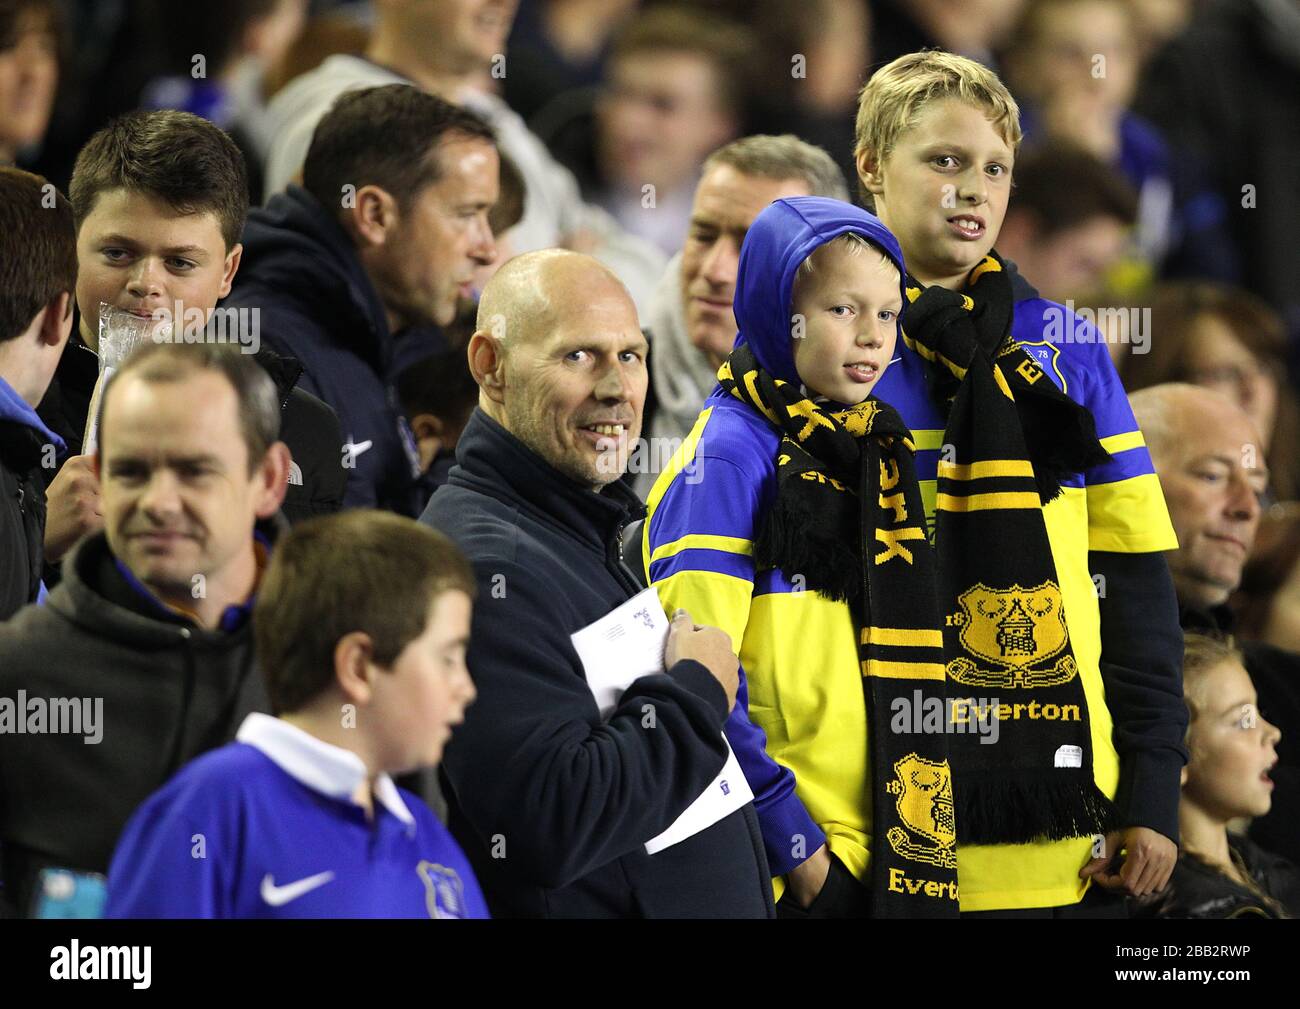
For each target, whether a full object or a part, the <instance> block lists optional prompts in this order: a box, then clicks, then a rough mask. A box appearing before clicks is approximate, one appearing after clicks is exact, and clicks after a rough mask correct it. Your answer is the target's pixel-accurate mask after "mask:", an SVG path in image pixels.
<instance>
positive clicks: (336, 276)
mask: <svg viewBox="0 0 1300 1009" xmlns="http://www.w3.org/2000/svg"><path fill="white" fill-rule="evenodd" d="M243 242H244V255H243V259H242V260H241V263H240V269H239V273H238V274H236V276H235V283H234V289H233V290H232V291H231V293H230V297H229V298H227V299H226V300H225V301H224V302H223V306H227V307H249V308H258V309H260V311H261V320H262V322H261V332H262V334H263V338H264V339H265V340H267V341H269V342H270V343H271V345H272V346H273V347H274V348H275V349H276V350H278V351H279V352H280V353H283V354H288V355H290V356H292V357H293V358H294V359H296V360H298V361H301V362H302V365H303V368H304V373H303V376H302V379H301V384H302V385H303V387H304V388H306V389H308V390H309V391H310V392H312V393H314V394H315V395H317V396H319V397H320V398H321V399H323V400H324V401H325V402H326V403H328V404H329V405H330V406H331V407H333V408H334V410H335V411H336V412H337V413H338V416H339V422H340V425H341V427H342V429H343V436H344V440H345V441H348V442H349V443H350V444H352V445H354V446H359V447H358V448H356V449H354V451H353V452H352V453H351V454H350V455H351V459H352V461H353V462H354V465H353V466H350V467H348V468H347V474H346V475H347V478H348V480H347V490H346V492H345V495H344V503H345V504H346V505H347V506H348V507H350V508H352V507H372V508H374V507H378V508H386V509H388V510H391V511H396V512H399V513H402V514H409V515H411V516H412V517H414V515H416V514H418V510H417V509H418V501H419V500H420V498H419V495H418V493H417V492H416V490H415V482H416V480H417V479H418V478H419V476H420V465H419V462H420V460H419V453H418V451H417V450H416V447H415V438H414V435H412V433H411V429H410V425H409V424H408V423H407V421H406V417H405V416H404V415H403V413H402V411H401V407H400V405H399V401H398V398H397V392H396V388H395V385H394V382H395V379H396V374H397V370H398V369H399V368H400V366H401V363H402V362H404V361H407V360H409V358H410V357H411V354H410V353H409V351H410V350H411V347H410V344H412V343H421V342H422V341H423V342H424V343H425V344H426V345H425V346H424V349H425V350H427V351H428V353H436V352H437V351H438V350H439V349H440V347H439V345H438V344H437V343H436V342H434V338H433V336H432V335H431V332H430V331H428V330H424V329H419V330H408V331H405V332H404V333H403V334H402V336H401V337H400V338H398V337H395V336H394V335H393V334H391V333H390V332H389V330H388V319H387V315H386V314H385V310H384V305H383V302H382V301H381V300H380V298H379V294H378V292H377V291H376V290H375V287H374V285H373V284H372V283H371V282H370V278H369V277H368V276H367V274H366V272H365V269H364V268H363V267H362V265H361V260H360V258H359V257H358V256H357V253H356V250H355V248H354V246H353V244H352V242H351V240H350V239H349V238H348V236H347V234H346V233H345V232H344V231H343V229H342V228H341V227H340V226H339V225H338V223H337V222H336V221H335V220H334V219H333V218H332V217H331V216H330V215H329V213H327V212H326V210H325V208H323V207H322V206H321V205H320V204H319V203H318V202H316V200H315V199H314V198H313V197H312V196H311V195H310V194H308V193H307V192H306V191H305V190H303V189H301V188H299V187H297V186H290V187H289V189H288V191H287V192H285V193H281V194H279V195H277V196H274V197H272V198H271V200H270V202H268V203H267V205H266V206H265V207H261V208H257V209H255V210H253V211H252V212H251V213H250V214H249V216H248V223H247V225H246V226H245V228H244V237H243ZM367 443H369V444H367ZM340 458H342V456H340Z"/></svg>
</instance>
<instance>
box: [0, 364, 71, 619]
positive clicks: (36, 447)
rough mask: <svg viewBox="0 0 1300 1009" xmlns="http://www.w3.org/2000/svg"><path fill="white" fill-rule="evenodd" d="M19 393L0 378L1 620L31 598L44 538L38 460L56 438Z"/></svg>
mask: <svg viewBox="0 0 1300 1009" xmlns="http://www.w3.org/2000/svg"><path fill="white" fill-rule="evenodd" d="M38 425H39V421H38V420H36V418H35V417H34V416H33V415H32V413H31V408H30V407H29V406H28V405H27V404H26V403H23V402H22V401H21V400H20V399H19V398H18V394H17V393H16V392H15V391H14V390H13V389H12V388H11V387H10V386H9V385H8V384H7V383H4V382H3V381H0V620H8V619H9V617H11V616H13V615H14V614H15V613H16V612H18V610H19V609H21V608H22V607H24V606H26V605H27V604H28V603H30V602H35V601H36V599H37V597H38V596H39V594H40V589H41V569H42V563H41V562H42V556H43V553H44V551H43V547H42V543H43V540H44V538H45V483H44V480H43V477H42V475H41V473H42V464H43V463H45V464H48V463H50V462H53V461H54V460H55V458H56V457H55V450H56V448H57V442H56V441H54V440H52V439H51V434H52V432H50V431H49V430H46V429H42V428H40V427H39V426H38Z"/></svg>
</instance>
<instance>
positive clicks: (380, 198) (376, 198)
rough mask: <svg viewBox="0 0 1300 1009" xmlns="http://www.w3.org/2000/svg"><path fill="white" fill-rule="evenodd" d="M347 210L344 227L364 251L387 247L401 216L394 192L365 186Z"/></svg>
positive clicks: (357, 193)
mask: <svg viewBox="0 0 1300 1009" xmlns="http://www.w3.org/2000/svg"><path fill="white" fill-rule="evenodd" d="M348 202H349V203H350V204H351V206H347V205H344V207H343V227H344V230H346V231H347V232H348V234H349V235H350V236H351V237H352V240H353V241H354V242H355V243H356V244H357V245H358V246H360V247H362V248H368V247H372V246H377V245H383V244H384V243H385V242H386V241H388V239H389V237H390V236H391V235H392V232H393V228H394V227H395V226H396V225H397V223H398V219H399V217H400V214H399V212H398V209H397V201H396V200H395V199H393V196H392V194H391V193H389V192H388V191H387V190H386V189H382V188H381V187H379V186H373V185H371V186H362V187H361V188H360V189H358V190H357V191H356V194H355V196H353V198H352V199H351V200H350V201H348Z"/></svg>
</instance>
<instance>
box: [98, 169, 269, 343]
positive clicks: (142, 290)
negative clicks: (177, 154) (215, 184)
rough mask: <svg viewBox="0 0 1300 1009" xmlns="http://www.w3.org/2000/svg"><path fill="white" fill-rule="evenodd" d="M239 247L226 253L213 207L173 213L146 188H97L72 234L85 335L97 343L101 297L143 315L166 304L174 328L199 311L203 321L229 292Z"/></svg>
mask: <svg viewBox="0 0 1300 1009" xmlns="http://www.w3.org/2000/svg"><path fill="white" fill-rule="evenodd" d="M242 252H243V246H242V245H236V246H235V247H234V248H233V249H230V250H229V251H227V249H226V242H225V239H224V238H223V237H222V235H221V223H220V221H219V220H218V219H217V215H216V214H214V213H212V212H210V211H203V212H200V213H197V214H178V213H177V212H176V211H175V210H173V209H172V208H171V207H169V206H168V205H167V204H166V203H164V202H163V201H162V200H159V199H156V198H155V197H153V196H149V195H147V194H145V193H137V192H132V191H130V190H126V189H110V190H108V191H106V192H103V193H101V194H100V195H99V198H98V199H97V200H96V201H95V206H94V207H93V208H92V209H91V211H90V213H89V214H87V215H86V219H85V220H84V221H83V222H82V224H81V231H80V232H79V233H78V235H77V306H78V307H79V308H80V309H81V337H82V339H83V340H85V341H86V343H87V344H88V345H89V346H91V347H97V346H98V342H99V304H100V302H107V303H108V304H110V305H112V306H114V307H116V308H120V309H122V310H123V311H127V312H131V313H132V314H134V315H138V316H140V317H142V318H152V317H155V316H154V313H155V312H156V311H158V310H159V309H165V310H166V311H167V312H168V313H169V314H170V317H171V319H172V321H173V327H174V329H175V330H176V331H180V329H181V327H182V326H186V327H189V326H190V325H191V324H192V323H194V324H197V323H199V314H201V316H202V321H203V322H206V320H207V318H208V316H209V315H210V314H211V312H212V310H213V309H214V308H215V307H216V304H217V302H218V301H219V300H220V299H222V298H224V297H225V296H226V295H227V294H229V293H230V282H231V281H232V280H233V279H234V277H235V271H236V270H238V269H239V257H240V255H241V253H242ZM196 311H197V313H198V314H196ZM187 314H188V316H189V319H188V320H187V318H186V316H187Z"/></svg>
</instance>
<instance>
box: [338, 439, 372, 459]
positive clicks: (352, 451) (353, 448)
mask: <svg viewBox="0 0 1300 1009" xmlns="http://www.w3.org/2000/svg"><path fill="white" fill-rule="evenodd" d="M373 444H374V440H373V439H369V440H367V441H359V442H355V443H353V442H348V443H347V444H346V445H344V446H343V447H344V448H345V449H347V450H348V455H350V456H352V458H353V459H355V458H356V457H357V456H359V455H360V454H361V453H362V452H366V451H368V450H369V449H370V446H371V445H373Z"/></svg>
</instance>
